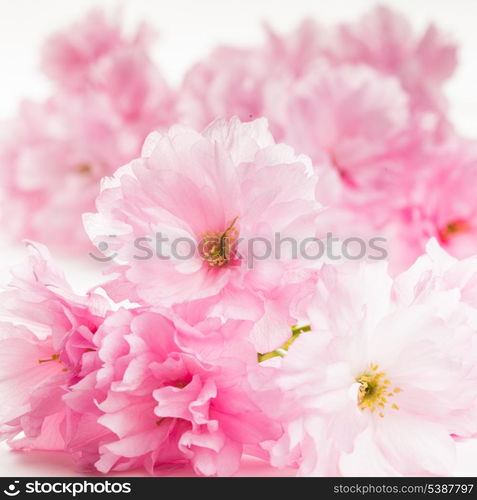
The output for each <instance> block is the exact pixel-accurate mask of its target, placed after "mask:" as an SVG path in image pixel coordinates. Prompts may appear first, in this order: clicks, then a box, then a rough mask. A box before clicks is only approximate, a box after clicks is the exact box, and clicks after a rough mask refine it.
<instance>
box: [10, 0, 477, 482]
mask: <svg viewBox="0 0 477 500" xmlns="http://www.w3.org/2000/svg"><path fill="white" fill-rule="evenodd" d="M375 3H376V2H375V1H373V0H167V1H166V0H129V1H128V0H123V1H115V0H102V1H98V0H81V1H75V2H73V1H67V0H0V121H1V120H2V119H3V118H7V117H8V116H9V115H11V114H13V113H14V112H15V109H16V107H17V105H18V102H19V101H20V100H21V99H22V98H24V97H29V98H34V99H41V98H42V97H44V96H46V95H48V92H49V91H50V89H49V86H48V83H47V82H46V81H45V79H44V78H43V77H42V76H41V74H40V72H39V70H38V65H39V50H40V48H41V44H42V41H43V40H44V39H45V37H46V36H47V35H48V34H50V33H51V32H52V31H53V30H56V29H59V28H62V27H63V26H65V25H67V24H68V23H70V22H72V21H74V20H76V19H78V18H79V17H80V16H81V15H82V14H84V12H85V11H87V10H88V8H89V7H92V6H98V5H100V6H121V7H122V8H123V10H124V15H125V19H126V22H127V24H128V26H130V27H133V26H134V24H135V22H137V21H139V20H141V19H147V20H148V21H149V22H150V23H151V24H153V25H154V26H156V27H157V29H158V30H159V31H160V35H161V38H160V40H159V41H158V43H157V46H156V51H155V53H154V56H155V58H156V60H157V61H158V63H159V64H160V65H161V67H162V69H163V72H164V74H165V75H166V77H168V78H169V81H170V82H171V83H172V84H178V83H179V82H180V78H181V76H182V74H183V73H184V71H185V70H186V69H187V67H188V66H189V65H190V64H191V63H193V62H195V61H196V60H198V59H199V58H201V57H204V56H205V55H207V53H208V52H209V51H210V50H211V49H212V48H213V47H214V46H215V45H216V44H219V43H237V44H242V45H250V44H254V43H259V42H260V41H261V40H262V39H263V31H262V28H261V23H262V22H263V21H267V22H269V23H271V24H272V25H273V26H275V27H276V28H277V29H279V30H288V29H291V28H292V27H293V26H295V24H296V23H297V22H298V21H299V20H300V19H302V18H303V17H305V16H308V15H309V16H313V17H315V18H317V19H318V20H319V21H320V22H323V23H332V22H337V21H344V20H351V19H354V18H356V16H358V15H359V14H361V13H363V12H365V11H366V10H367V9H369V8H370V7H372V6H373V5H374V4H375ZM381 3H384V4H387V5H391V6H394V7H396V8H398V9H399V10H401V11H403V12H405V13H406V14H407V15H408V16H409V17H410V19H411V21H412V23H413V24H414V26H415V27H416V29H420V28H423V27H424V26H425V25H426V24H427V23H429V22H432V21H434V22H436V23H437V24H438V25H439V26H440V27H442V28H444V29H445V30H447V31H449V32H450V33H451V34H452V35H453V37H454V38H455V39H456V40H457V42H458V43H459V45H460V52H459V59H460V64H459V68H458V71H457V73H456V75H455V76H454V78H453V79H452V81H451V82H450V83H449V84H448V86H447V95H448V96H449V98H450V100H451V104H452V109H451V116H452V118H453V120H454V122H455V123H456V125H457V127H458V129H459V130H460V131H461V132H462V133H463V134H465V135H467V136H469V137H474V138H477V126H476V116H477V25H476V23H477V0H387V1H382V2H381ZM0 209H1V207H0ZM0 229H1V228H0ZM22 255H23V251H22V249H21V247H20V246H18V247H17V246H12V245H10V244H7V243H5V242H2V238H1V231H0V280H1V279H2V278H4V275H5V270H6V268H8V266H9V265H11V264H12V263H14V262H17V261H18V260H20V259H21V257H22ZM59 261H60V262H61V264H62V265H63V267H64V268H65V271H66V272H67V275H68V276H69V278H70V281H71V282H72V284H73V285H74V287H75V288H76V289H77V290H78V291H83V290H85V289H86V288H87V287H88V286H89V285H92V284H93V283H94V282H95V281H97V280H98V279H99V276H100V269H99V267H97V266H96V267H94V266H93V265H92V263H91V259H86V258H85V259H84V261H78V260H76V261H72V260H71V259H68V258H65V257H61V256H59ZM73 473H74V469H73V468H72V464H71V462H70V461H69V459H68V458H67V457H66V458H65V457H63V456H61V455H53V456H52V454H45V453H31V454H21V453H11V452H8V451H7V449H6V447H5V446H4V445H0V476H11V475H17V476H21V475H24V476H25V475H29V476H34V475H40V476H41V475H43V476H47V475H50V476H51V475H72V474H73ZM188 473H190V471H182V472H181V474H182V475H184V474H188ZM241 473H242V474H244V475H280V474H281V473H280V472H279V471H273V470H270V469H268V468H267V467H265V466H264V465H262V464H257V463H254V462H248V463H246V464H245V465H244V467H243V469H242V471H241ZM289 473H290V472H286V473H283V474H289ZM457 474H458V475H470V476H477V442H467V443H460V444H459V445H458V467H457Z"/></svg>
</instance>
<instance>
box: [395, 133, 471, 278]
mask: <svg viewBox="0 0 477 500" xmlns="http://www.w3.org/2000/svg"><path fill="white" fill-rule="evenodd" d="M419 165H420V171H419V172H416V174H415V179H414V180H413V181H412V184H411V185H410V186H409V189H408V190H407V197H406V201H405V204H404V205H403V206H402V207H401V209H400V210H399V212H398V213H397V214H396V216H395V218H394V220H393V226H392V228H393V233H392V236H391V237H392V238H393V241H395V251H394V252H393V259H394V261H395V262H396V264H395V265H396V267H400V269H404V268H406V267H407V266H409V265H410V264H412V263H413V262H414V260H415V259H416V258H417V257H418V256H419V255H421V254H422V253H423V252H424V249H425V245H426V243H427V242H428V240H429V239H430V238H436V239H438V240H439V242H440V244H441V245H442V247H443V248H445V249H446V250H447V251H448V252H449V253H450V254H452V255H454V256H455V257H457V258H464V257H469V256H471V255H474V254H475V253H476V251H477V235H476V231H475V228H476V224H477V219H476V214H477V206H476V203H475V196H474V194H473V185H474V180H475V176H476V172H477V148H476V144H475V143H473V142H470V141H463V140H461V139H454V140H453V141H449V143H447V144H445V145H443V146H442V147H440V148H435V149H434V150H433V151H432V153H429V154H426V155H425V156H424V157H423V158H422V160H421V161H420V164H419Z"/></svg>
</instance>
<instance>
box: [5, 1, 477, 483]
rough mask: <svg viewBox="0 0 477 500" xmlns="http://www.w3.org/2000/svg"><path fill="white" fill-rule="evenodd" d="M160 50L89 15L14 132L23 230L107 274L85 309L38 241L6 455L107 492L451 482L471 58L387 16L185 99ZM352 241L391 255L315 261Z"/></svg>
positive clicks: (229, 58)
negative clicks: (248, 481) (326, 245)
mask: <svg viewBox="0 0 477 500" xmlns="http://www.w3.org/2000/svg"><path fill="white" fill-rule="evenodd" d="M149 43H150V30H149V29H148V28H147V27H145V26H143V27H141V28H140V30H138V33H137V34H136V35H135V36H133V37H132V38H128V37H127V36H126V35H125V33H123V31H122V29H121V26H120V24H119V20H118V19H109V18H108V17H107V16H106V15H105V14H104V13H102V12H93V13H92V14H90V15H89V16H88V17H87V18H86V19H85V20H84V21H82V22H80V23H78V24H77V25H75V27H74V29H69V30H68V31H67V32H64V33H60V34H58V35H55V36H54V37H53V38H52V39H51V40H50V41H49V42H48V43H47V45H46V50H45V52H44V70H45V73H46V74H47V75H48V76H49V77H50V78H51V80H52V81H53V82H54V85H55V88H56V91H55V94H54V96H53V97H52V98H50V99H49V100H48V101H47V102H46V103H43V104H32V103H30V104H25V105H24V107H23V108H22V112H21V114H20V115H19V117H17V118H16V119H15V120H13V121H12V122H11V123H10V125H9V126H8V127H7V130H8V132H9V134H8V137H6V138H5V140H3V141H2V143H1V148H0V149H1V151H0V160H1V162H2V167H5V168H2V169H1V172H2V173H1V174H0V179H1V181H2V183H3V184H2V188H3V191H2V197H4V200H3V201H2V203H4V205H6V206H8V210H7V211H6V213H5V214H2V215H5V216H6V219H8V222H9V226H8V227H12V230H14V231H15V232H16V234H21V235H22V236H27V237H29V238H30V239H37V240H40V241H42V242H48V243H50V244H53V245H55V244H62V245H66V246H67V247H70V249H77V248H83V249H84V248H88V245H90V246H91V247H93V246H94V247H96V253H95V254H92V255H94V256H95V258H98V259H103V257H104V259H103V260H104V261H105V262H107V264H106V265H105V267H106V273H107V276H108V277H107V281H106V282H104V283H101V284H98V286H97V287H94V288H93V289H92V290H91V291H89V292H88V293H87V294H85V295H78V294H77V293H76V292H75V291H74V290H73V288H72V287H71V286H70V285H69V283H68V282H67V280H66V278H65V277H64V275H63V274H62V272H61V271H59V270H58V269H57V267H56V266H55V264H54V263H53V261H52V259H51V257H50V255H49V252H48V250H47V248H46V247H45V246H44V245H43V244H41V243H34V242H32V241H27V246H28V249H29V258H28V261H27V262H26V263H24V264H22V265H20V266H18V267H16V268H14V269H13V270H12V277H11V281H10V282H9V284H8V285H7V286H6V288H5V289H4V290H3V291H1V292H0V439H3V440H6V441H7V442H8V443H9V445H10V446H11V447H12V448H13V449H15V450H55V451H62V452H67V453H69V454H70V455H71V456H72V457H73V458H74V459H75V460H76V462H77V463H78V466H79V467H81V468H83V469H85V470H93V471H96V472H100V473H109V472H123V471H127V470H132V469H138V468H143V469H145V470H146V471H147V472H148V473H149V474H162V473H164V470H166V468H170V467H179V466H183V465H190V466H191V467H192V468H193V470H194V471H195V472H196V473H197V474H201V475H207V476H210V475H217V476H230V475H234V474H237V473H238V471H239V469H240V464H241V461H242V459H243V457H245V456H252V457H256V458H257V459H260V460H264V461H266V462H268V463H269V464H270V465H271V466H273V467H277V468H280V469H283V468H294V469H296V471H297V474H299V475H302V476H320V475H321V476H323V475H325V476H326V475H344V476H357V475H381V476H401V475H404V476H406V475H430V476H440V475H452V474H453V473H454V468H455V461H456V446H457V442H458V441H461V440H464V439H472V438H474V437H475V436H477V238H476V233H475V229H474V218H475V217H476V215H475V214H474V212H475V210H474V206H476V205H475V201H474V198H473V196H472V194H473V189H472V188H473V182H472V181H473V179H475V178H476V177H475V175H474V174H473V172H474V169H475V168H477V148H476V145H477V143H473V142H472V141H470V140H467V139H464V138H462V137H460V136H459V135H458V134H457V132H456V131H455V130H454V129H453V126H452V124H451V123H450V121H449V119H448V117H447V104H446V100H445V97H444V94H443V90H442V87H443V84H444V82H445V81H446V80H447V79H448V78H449V77H450V76H451V74H452V72H453V70H454V68H455V66H456V48H455V46H454V45H453V44H452V43H451V42H450V41H449V40H448V39H447V38H446V37H445V36H444V35H443V34H441V33H440V32H439V31H438V30H437V29H436V28H435V27H433V26H431V27H429V28H428V29H427V30H426V31H425V32H424V34H422V35H420V36H419V35H416V34H415V33H414V32H413V31H412V29H411V26H410V24H409V23H408V21H407V20H406V19H405V18H404V17H402V16H401V15H400V14H397V13H394V12H392V11H390V10H388V9H387V8H384V7H378V8H376V9H375V10H373V11H372V12H370V13H369V14H367V15H366V16H365V17H364V18H363V19H361V20H360V21H358V22H354V23H348V24H343V25H339V26H334V27H321V26H319V25H317V24H315V23H314V22H313V21H311V20H308V21H305V22H304V23H303V24H302V25H300V26H299V27H298V28H297V30H296V31H295V32H293V33H292V34H290V35H286V36H283V35H281V34H278V33H276V32H274V31H273V30H272V29H268V31H267V39H266V42H265V43H264V44H263V45H262V46H261V47H256V48H251V49H243V48H234V47H221V48H218V49H216V50H215V51H214V52H213V53H212V54H211V56H210V57H209V58H207V59H206V60H204V61H201V62H199V63H198V64H196V65H195V66H194V67H193V68H192V69H191V70H190V71H189V72H188V73H187V74H186V76H185V78H184V81H183V83H182V86H181V88H180V89H178V90H175V91H174V90H171V89H170V87H168V85H167V84H166V83H165V81H164V80H163V78H162V77H161V76H160V73H159V72H158V70H157V68H156V67H155V65H154V64H153V62H152V59H151V57H150V54H149V52H148V50H149ZM141 146H142V149H141ZM100 178H101V179H102V180H101V183H100V184H99V182H98V181H99V179H100ZM5 200H7V201H5ZM81 218H82V220H83V223H84V229H85V231H84V230H83V231H84V232H82V230H81V225H80V222H79V220H80V219H81ZM76 231H77V233H76ZM330 232H331V233H333V235H335V236H336V237H337V239H338V240H343V239H346V238H348V239H349V238H350V237H352V238H354V239H359V238H371V237H376V236H377V235H380V236H382V237H383V239H384V240H385V241H386V242H387V244H388V246H387V248H386V252H384V253H383V254H382V257H383V258H373V257H372V256H371V257H369V256H368V258H363V259H351V258H349V259H344V260H343V259H341V260H339V261H336V260H334V259H333V258H326V259H321V258H320V259H310V258H306V257H307V256H309V255H310V254H312V253H313V252H314V251H315V252H316V247H317V246H318V247H319V244H320V242H322V239H323V237H324V235H325V234H327V233H330ZM277 235H278V236H279V238H280V242H281V243H284V244H283V245H281V246H280V248H279V250H280V251H278V252H277V251H275V252H274V253H273V255H272V254H270V253H269V252H268V246H269V244H270V242H272V241H276V238H277ZM158 237H160V242H161V250H160V251H158ZM191 242H192V243H194V244H193V245H192V247H191V245H190V243H191ZM251 242H252V243H253V245H251V244H250V243H251ZM296 242H300V249H301V250H303V249H306V251H307V252H306V255H304V252H301V253H300V255H298V254H297V253H296V252H295V248H294V246H293V243H296ZM191 248H192V251H191ZM138 249H141V250H142V253H141V254H140V255H138V253H137V251H138ZM98 252H100V254H101V256H99V254H98ZM265 255H266V258H258V256H261V257H263V256H265ZM386 256H387V257H389V258H384V257H386Z"/></svg>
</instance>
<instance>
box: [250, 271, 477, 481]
mask: <svg viewBox="0 0 477 500" xmlns="http://www.w3.org/2000/svg"><path fill="white" fill-rule="evenodd" d="M392 297H393V295H392V281H391V279H390V278H389V277H388V275H387V273H386V270H385V267H384V266H383V265H382V264H374V265H369V264H368V265H366V266H364V265H363V266H361V267H360V268H359V269H356V267H355V266H351V268H350V266H347V265H344V266H341V267H335V268H332V267H325V268H324V269H323V270H322V280H321V282H320V283H319V284H318V287H317V289H316V292H315V294H314V295H312V296H310V297H308V298H306V299H305V300H304V301H302V302H301V303H300V304H299V305H298V307H300V308H302V309H301V313H302V315H303V317H304V318H306V317H307V318H308V319H309V321H310V324H311V331H310V332H305V333H302V334H301V335H300V336H299V337H298V338H297V339H296V340H295V341H294V343H293V344H292V345H291V346H290V347H289V349H288V352H287V353H286V355H285V357H284V358H283V359H282V360H281V363H280V364H279V365H278V366H270V367H265V366H264V367H262V368H263V370H259V371H258V373H255V374H254V376H253V379H252V380H253V384H252V385H253V387H254V388H255V389H257V388H259V387H261V388H262V390H263V396H262V397H261V398H260V400H261V402H262V405H263V407H264V408H265V409H266V411H267V412H268V413H269V414H270V415H271V416H274V417H275V418H277V417H278V418H281V420H282V422H283V423H284V425H285V426H286V433H285V434H284V435H283V437H282V438H280V439H279V440H278V441H276V442H268V443H264V444H263V445H264V447H265V448H266V449H267V450H269V453H270V458H271V462H272V464H275V465H276V466H285V465H290V464H295V465H296V466H298V467H299V473H300V474H301V475H340V474H343V475H355V474H356V473H357V472H358V473H359V474H360V475H415V474H417V475H447V474H451V473H452V470H453V464H454V456H455V444H454V441H453V439H452V437H451V435H452V434H454V433H456V430H457V429H461V428H462V423H463V415H465V414H467V415H469V411H470V410H471V408H472V405H473V404H474V401H475V376H469V374H467V375H466V376H463V373H464V372H463V366H464V365H466V364H468V363H469V361H470V358H466V357H464V355H463V354H462V352H461V353H460V354H457V353H456V352H455V351H454V352H453V353H449V352H448V350H447V347H448V341H447V339H448V337H449V336H452V337H453V338H455V335H456V329H458V330H465V332H466V336H467V337H468V335H467V334H468V333H469V328H468V325H463V324H460V320H459V321H457V319H458V318H460V316H461V305H460V303H459V300H458V297H456V296H455V293H454V292H453V291H446V292H444V294H443V295H440V297H439V300H436V299H435V298H434V299H433V297H432V296H431V297H428V298H427V300H424V301H419V302H416V303H413V304H411V305H407V306H405V307H404V306H403V305H400V304H398V303H396V302H395V301H394V300H393V298H392ZM442 300H444V301H446V302H447V303H448V315H447V316H446V317H443V315H442V314H440V312H439V307H440V306H441V304H442V303H443V302H442ZM450 319H454V321H450ZM459 336H460V338H462V336H461V335H460V334H459ZM474 336H475V333H474ZM474 359H475V358H474ZM474 365H475V362H474ZM267 371H268V372H269V373H268V374H267ZM474 372H475V370H474ZM456 387H459V391H461V390H462V395H461V396H460V397H456V391H455V388H456ZM280 394H281V397H280ZM277 401H278V403H277ZM363 457H366V462H365V463H364V464H363V463H362V460H363Z"/></svg>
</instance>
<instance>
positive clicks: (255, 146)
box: [85, 119, 319, 306]
mask: <svg viewBox="0 0 477 500" xmlns="http://www.w3.org/2000/svg"><path fill="white" fill-rule="evenodd" d="M315 185H316V177H315V175H314V174H313V173H312V172H311V167H310V165H309V160H308V159H307V158H306V157H304V156H301V157H299V156H296V155H295V153H294V152H293V150H292V149H291V148H289V147H287V146H284V145H277V144H275V142H274V140H273V138H272V137H271V135H270V133H269V132H268V128H267V124H266V121H265V120H257V121H255V122H251V123H246V124H244V123H241V122H240V121H239V120H237V119H233V120H231V121H229V122H226V121H218V122H215V123H214V124H213V125H211V126H210V127H209V128H207V129H206V130H205V131H204V132H203V133H202V134H199V133H197V132H194V131H193V130H191V129H187V128H184V127H173V128H172V129H171V130H170V131H169V132H168V133H167V134H158V133H155V134H152V135H151V136H150V137H149V138H148V140H147V141H146V144H145V146H144V149H143V155H142V157H141V158H140V159H138V160H135V161H133V162H132V163H131V164H129V165H127V166H126V167H123V168H121V169H119V170H118V171H117V172H116V174H115V176H114V177H113V178H111V179H107V180H105V181H104V182H103V187H102V192H101V194H100V196H99V198H98V200H97V208H98V213H97V214H90V215H87V216H86V217H85V224H86V228H87V230H88V232H89V234H90V237H91V238H92V240H93V242H94V243H95V244H96V245H99V243H100V242H101V241H107V242H108V243H110V252H111V253H109V255H112V254H116V260H117V262H118V264H119V265H113V266H112V271H115V272H117V273H119V277H118V278H117V279H115V280H113V281H112V282H111V283H110V284H109V285H107V289H108V292H109V294H110V295H111V296H112V298H113V299H114V300H123V299H124V298H129V299H131V300H134V301H136V302H140V303H144V304H152V305H161V306H168V305H174V304H178V303H184V302H187V301H190V300H197V299H206V298H208V297H213V296H217V295H218V294H221V293H222V294H225V295H226V298H227V296H228V297H230V296H231V295H234V294H235V293H237V294H242V293H244V292H248V291H250V293H252V292H253V295H252V296H251V298H250V301H252V302H255V303H256V302H257V301H258V303H259V304H260V303H261V301H262V300H263V299H264V298H268V299H271V300H273V299H275V298H276V297H277V294H278V293H279V291H280V290H283V289H286V287H287V286H291V285H293V284H295V283H299V282H302V281H304V280H305V279H306V278H307V273H308V267H309V263H307V262H304V261H303V259H299V258H294V257H293V255H292V252H291V251H290V250H289V247H286V245H285V246H283V250H282V252H281V253H280V254H278V253H276V252H273V251H272V252H271V253H270V257H268V258H263V259H258V258H257V259H255V260H254V259H253V257H254V255H256V256H259V255H260V256H262V255H265V254H264V252H265V251H266V250H267V249H266V243H267V242H270V245H272V244H273V242H274V237H275V234H278V233H279V234H280V237H281V238H282V239H283V238H286V237H293V238H295V239H297V240H298V241H302V240H304V239H305V238H307V237H310V236H313V235H314V233H315V221H316V220H317V217H318V216H319V205H318V203H317V202H316V201H315V194H314V189H315ZM111 232H113V234H114V235H115V236H114V238H108V235H109V234H111ZM157 235H159V236H161V237H162V238H163V239H164V238H168V241H167V242H165V243H163V244H162V248H159V249H158V247H157V245H156V241H157ZM259 237H260V238H261V240H259V241H256V246H255V247H253V248H252V247H250V242H251V241H252V239H253V238H255V239H256V238H259ZM138 238H141V239H140V240H138ZM225 238H226V239H227V242H226V243H225V242H224V243H223V245H228V246H227V247H222V246H221V245H222V243H221V242H222V241H223V240H225ZM138 242H139V244H138ZM178 243H181V244H183V246H177V244H178ZM252 243H253V241H252ZM175 245H176V248H175V252H174V246H175Z"/></svg>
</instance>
